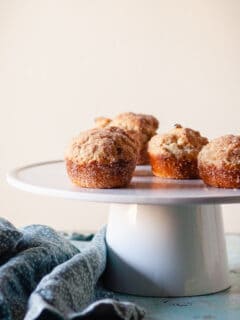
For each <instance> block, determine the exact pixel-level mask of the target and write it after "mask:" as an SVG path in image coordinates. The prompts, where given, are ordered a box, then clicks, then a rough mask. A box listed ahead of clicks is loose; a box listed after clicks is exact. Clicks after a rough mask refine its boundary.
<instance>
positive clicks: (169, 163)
mask: <svg viewBox="0 0 240 320" xmlns="http://www.w3.org/2000/svg"><path fill="white" fill-rule="evenodd" d="M150 163H151V166H152V173H153V174H154V175H155V176H157V177H161V178H169V179H198V178H199V174H198V167H197V159H188V158H186V157H181V158H176V157H175V156H163V155H151V154H150Z"/></svg>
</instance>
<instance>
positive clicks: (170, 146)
mask: <svg viewBox="0 0 240 320" xmlns="http://www.w3.org/2000/svg"><path fill="white" fill-rule="evenodd" d="M207 143H208V140H207V139H206V138H204V137H202V136H201V135H200V133H199V132H198V131H195V130H192V129H189V128H183V127H182V126H181V125H175V128H174V129H172V130H171V131H170V132H169V133H166V134H162V135H156V136H154V137H153V138H152V139H151V140H150V142H149V146H148V153H149V157H150V163H151V166H152V172H153V174H154V175H155V176H158V177H162V178H172V179H196V178H198V177H199V174H198V166H197V157H198V153H199V152H200V150H201V149H202V147H203V146H204V145H205V144H207Z"/></svg>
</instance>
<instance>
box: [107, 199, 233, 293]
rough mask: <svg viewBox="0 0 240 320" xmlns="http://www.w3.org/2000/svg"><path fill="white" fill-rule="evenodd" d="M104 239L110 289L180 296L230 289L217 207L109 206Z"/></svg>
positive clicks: (220, 221)
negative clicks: (106, 249)
mask: <svg viewBox="0 0 240 320" xmlns="http://www.w3.org/2000/svg"><path fill="white" fill-rule="evenodd" d="M106 241H107V247H108V263H107V268H106V272H105V279H104V281H105V285H106V287H108V288H109V289H111V290H113V291H117V292H122V293H128V294H134V295H143V296H157V297H176V296H181V297H182V296H195V295H202V294H209V293H214V292H218V291H221V290H224V289H227V288H228V287H229V278H228V265H227V256H226V246H225V238H224V232H223V222H222V214H221V208H220V206H219V205H213V204H210V205H209V204H207V205H139V204H130V205H128V204H112V205H111V206H110V215H109V222H108V227H107V234H106Z"/></svg>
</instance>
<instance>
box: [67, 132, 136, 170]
mask: <svg viewBox="0 0 240 320" xmlns="http://www.w3.org/2000/svg"><path fill="white" fill-rule="evenodd" d="M137 148H138V146H137V144H136V142H135V141H134V139H133V138H132V137H131V135H129V134H128V133H127V132H126V131H124V130H123V129H121V128H117V127H107V128H95V129H91V130H88V131H85V132H82V133H81V134H80V135H79V136H78V137H76V138H74V139H73V140H72V142H71V144H70V145H69V147H68V149H67V151H66V156H65V157H66V159H68V160H72V161H73V162H74V163H77V164H84V163H91V162H94V161H97V162H99V163H101V164H109V163H113V162H116V161H119V160H124V161H136V159H137Z"/></svg>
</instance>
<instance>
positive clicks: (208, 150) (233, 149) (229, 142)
mask: <svg viewBox="0 0 240 320" xmlns="http://www.w3.org/2000/svg"><path fill="white" fill-rule="evenodd" d="M198 169H199V175H200V177H201V178H202V179H203V181H204V182H205V183H206V184H207V185H209V186H212V187H218V188H240V136H234V135H226V136H223V137H220V138H217V139H214V140H212V141H211V142H210V143H209V144H207V145H206V146H205V147H204V148H203V149H202V150H201V152H200V153H199V156H198Z"/></svg>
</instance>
